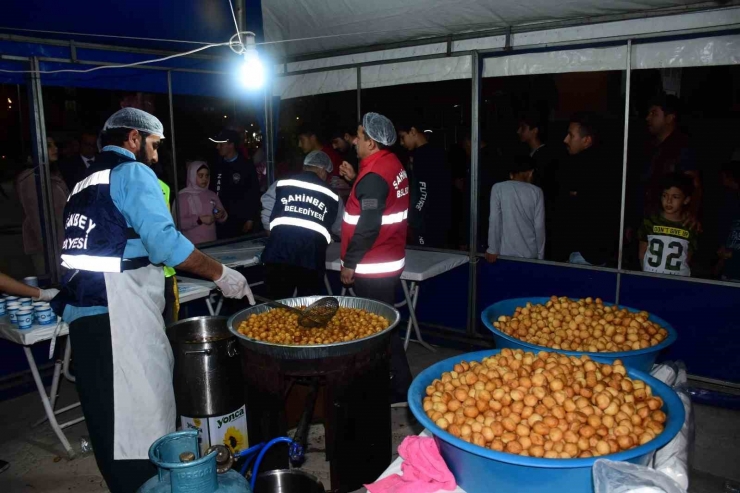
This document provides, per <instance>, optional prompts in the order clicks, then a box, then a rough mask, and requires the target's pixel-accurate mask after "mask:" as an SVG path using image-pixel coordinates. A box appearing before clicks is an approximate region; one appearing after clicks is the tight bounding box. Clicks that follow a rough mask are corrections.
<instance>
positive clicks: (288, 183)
mask: <svg viewBox="0 0 740 493" xmlns="http://www.w3.org/2000/svg"><path fill="white" fill-rule="evenodd" d="M276 186H278V187H297V188H305V189H306V190H313V191H314V192H321V193H323V194H325V195H328V196H329V197H331V198H333V199H334V200H336V201H337V202H339V195H337V194H335V193H334V192H332V191H331V190H329V189H328V188H326V187H322V186H321V185H316V184H315V183H309V182H306V181H300V180H280V181H278V182H277V185H276Z"/></svg>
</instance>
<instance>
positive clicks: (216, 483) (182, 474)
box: [139, 430, 252, 493]
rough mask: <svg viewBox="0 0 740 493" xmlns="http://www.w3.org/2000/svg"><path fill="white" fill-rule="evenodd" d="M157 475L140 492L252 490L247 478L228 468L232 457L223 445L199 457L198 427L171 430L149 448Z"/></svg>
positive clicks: (239, 492)
mask: <svg viewBox="0 0 740 493" xmlns="http://www.w3.org/2000/svg"><path fill="white" fill-rule="evenodd" d="M149 460H151V461H152V462H153V463H154V465H155V466H157V470H158V472H157V475H156V476H154V477H153V478H151V479H149V481H147V482H146V483H144V485H143V486H142V487H141V488H139V493H251V492H252V490H251V489H250V488H249V484H248V483H247V480H246V479H244V477H243V476H242V475H240V474H239V473H238V472H236V471H233V470H231V465H232V464H233V462H234V457H233V455H232V454H231V451H230V450H229V449H228V448H227V447H224V446H223V445H217V446H214V447H211V448H210V449H208V451H207V452H206V454H205V455H204V456H203V457H201V454H200V446H199V444H198V431H197V430H187V431H178V432H176V433H170V434H169V435H165V436H163V437H161V438H160V439H158V440H157V441H156V442H154V443H153V444H152V446H151V447H150V448H149Z"/></svg>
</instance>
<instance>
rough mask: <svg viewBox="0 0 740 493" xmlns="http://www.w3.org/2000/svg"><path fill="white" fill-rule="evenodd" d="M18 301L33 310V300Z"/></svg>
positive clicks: (23, 299)
mask: <svg viewBox="0 0 740 493" xmlns="http://www.w3.org/2000/svg"><path fill="white" fill-rule="evenodd" d="M18 301H19V302H20V304H21V306H26V307H28V308H31V309H33V308H32V307H33V300H32V299H31V298H21V299H19V300H18Z"/></svg>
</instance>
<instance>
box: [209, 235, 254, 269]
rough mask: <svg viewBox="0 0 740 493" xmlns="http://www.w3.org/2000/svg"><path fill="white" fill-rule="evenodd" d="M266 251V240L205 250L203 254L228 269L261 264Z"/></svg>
mask: <svg viewBox="0 0 740 493" xmlns="http://www.w3.org/2000/svg"><path fill="white" fill-rule="evenodd" d="M264 249H265V242H264V240H250V241H240V242H237V243H229V244H228V245H221V246H217V247H210V248H204V249H203V253H205V254H206V255H208V256H210V257H213V258H214V259H216V260H217V261H219V262H221V263H222V264H224V265H226V266H228V267H232V268H233V267H249V266H251V265H257V264H259V263H260V259H259V256H260V255H261V254H262V250H264Z"/></svg>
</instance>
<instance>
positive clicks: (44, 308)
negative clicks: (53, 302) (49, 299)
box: [33, 301, 56, 325]
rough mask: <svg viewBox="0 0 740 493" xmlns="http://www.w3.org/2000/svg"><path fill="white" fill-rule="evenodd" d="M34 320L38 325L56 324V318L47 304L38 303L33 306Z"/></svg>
mask: <svg viewBox="0 0 740 493" xmlns="http://www.w3.org/2000/svg"><path fill="white" fill-rule="evenodd" d="M33 310H34V318H35V320H36V323H37V324H39V325H51V324H53V323H54V322H56V316H55V315H54V311H53V310H52V309H51V306H50V305H49V303H46V302H44V301H39V302H36V303H34V304H33Z"/></svg>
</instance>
